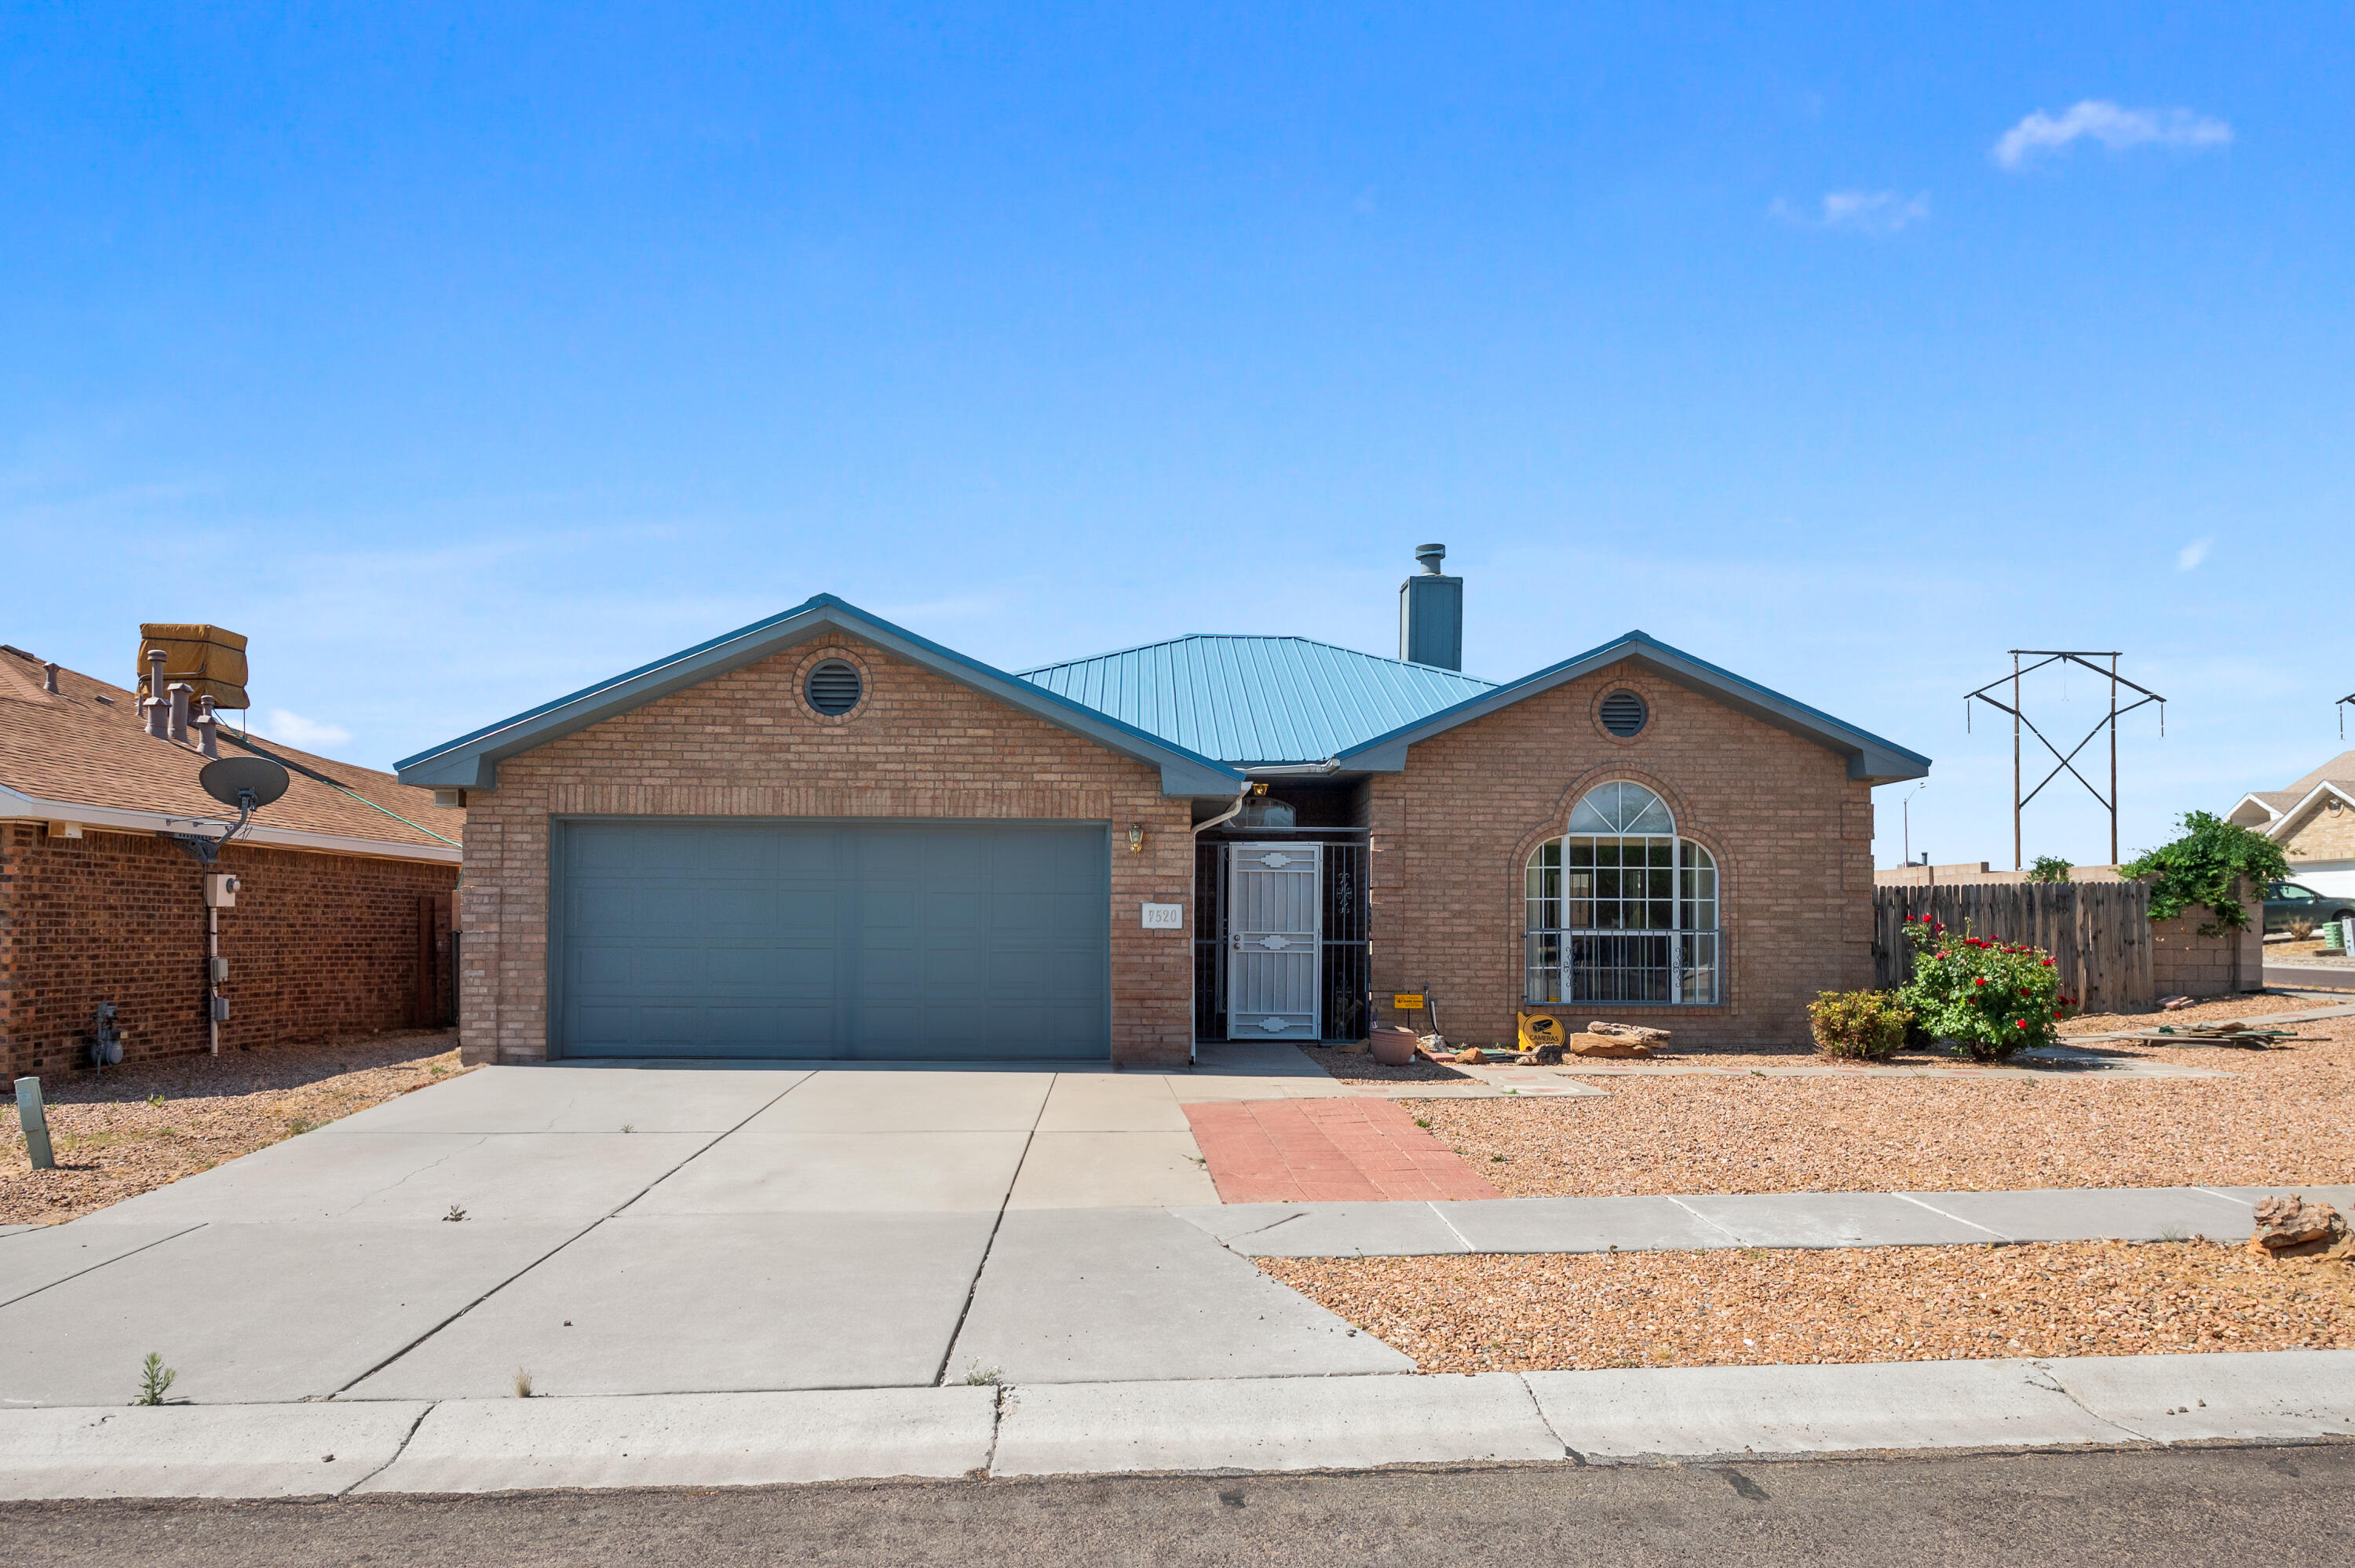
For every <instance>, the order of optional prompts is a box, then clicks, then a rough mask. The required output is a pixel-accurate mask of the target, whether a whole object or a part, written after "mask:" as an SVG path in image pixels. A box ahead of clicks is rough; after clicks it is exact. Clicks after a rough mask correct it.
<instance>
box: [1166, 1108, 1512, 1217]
mask: <svg viewBox="0 0 2355 1568" xmlns="http://www.w3.org/2000/svg"><path fill="white" fill-rule="evenodd" d="M1185 1108H1186V1119H1187V1121H1188V1122H1189V1123H1191V1124H1192V1126H1193V1128H1194V1141H1195V1143H1196V1144H1198V1145H1199V1146H1200V1148H1201V1150H1202V1157H1203V1159H1205V1160H1208V1161H1209V1167H1210V1181H1211V1182H1212V1183H1213V1184H1214V1185H1215V1186H1217V1188H1218V1189H1219V1201H1220V1202H1224V1203H1327V1202H1352V1201H1354V1202H1397V1201H1400V1200H1410V1201H1411V1200H1415V1199H1424V1198H1501V1197H1503V1196H1504V1194H1503V1193H1502V1192H1497V1189H1496V1188H1494V1187H1492V1186H1490V1185H1489V1184H1488V1183H1487V1181H1484V1180H1482V1179H1481V1177H1480V1175H1479V1173H1478V1172H1477V1171H1474V1170H1473V1169H1472V1167H1470V1166H1469V1165H1466V1164H1465V1163H1464V1161H1463V1160H1461V1159H1459V1158H1457V1156H1456V1154H1455V1150H1451V1149H1449V1148H1448V1147H1447V1146H1446V1145H1445V1144H1443V1143H1441V1142H1440V1141H1439V1140H1438V1139H1435V1138H1433V1137H1432V1136H1431V1134H1429V1133H1427V1132H1425V1131H1424V1130H1423V1128H1419V1127H1417V1126H1415V1125H1414V1118H1412V1117H1411V1116H1409V1115H1407V1113H1406V1112H1405V1111H1404V1110H1403V1109H1402V1108H1401V1107H1399V1106H1397V1105H1395V1104H1393V1103H1392V1102H1391V1101H1389V1100H1377V1099H1346V1100H1344V1099H1331V1100H1241V1101H1228V1102H1224V1103H1218V1104H1208V1105H1189V1106H1188V1107H1185Z"/></svg>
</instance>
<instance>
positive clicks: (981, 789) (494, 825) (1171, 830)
mask: <svg viewBox="0 0 2355 1568" xmlns="http://www.w3.org/2000/svg"><path fill="white" fill-rule="evenodd" d="M829 658H834V659H846V660H848V661H849V662H852V663H853V664H855V665H857V666H858V668H859V669H860V671H861V673H862V674H863V676H864V686H865V692H864V694H863V695H862V696H861V697H860V699H859V703H858V706H857V707H855V708H853V709H852V710H851V711H850V712H849V713H847V714H844V715H833V716H828V715H821V714H818V713H816V712H815V711H814V710H812V709H811V708H810V707H809V706H808V705H806V704H805V703H804V702H803V700H802V697H801V691H802V678H803V675H804V674H805V673H806V672H807V671H808V669H809V668H810V666H812V665H814V664H815V663H816V662H819V661H820V660H823V659H829ZM467 804H468V811H467V825H466V880H465V885H464V888H463V889H462V892H461V898H462V916H461V925H462V926H463V927H464V945H463V948H462V949H461V952H462V958H461V960H460V974H459V980H460V985H461V988H462V992H463V999H464V1000H463V1002H462V1005H461V1008H460V1013H461V1019H462V1030H463V1034H462V1038H463V1041H464V1053H465V1056H466V1059H467V1060H468V1061H470V1062H538V1061H545V1060H546V1059H547V1057H548V1017H549V1013H548V1003H549V995H548V986H549V967H548V966H549V953H548V899H549V858H548V856H549V821H550V820H551V819H552V818H556V817H563V816H656V817H660V816H722V817H725V816H742V817H847V818H889V817H907V818H985V819H997V820H1024V819H1028V820H1060V821H1092V822H1093V821H1101V822H1105V823H1108V824H1109V825H1110V826H1111V829H1112V832H1111V838H1112V840H1113V843H1112V847H1111V850H1110V852H1109V853H1111V856H1112V868H1111V869H1112V877H1111V881H1112V946H1113V953H1112V1012H1113V1059H1114V1061H1115V1062H1116V1063H1120V1064H1123V1065H1138V1066H1147V1065H1150V1066H1174V1065H1180V1064H1182V1063H1184V1062H1185V1061H1186V1060H1187V1059H1188V1054H1190V1052H1191V1050H1192V1042H1193V1022H1192V997H1193V967H1192V941H1193V935H1194V933H1193V931H1192V928H1191V927H1192V925H1193V914H1192V906H1193V882H1194V853H1193V837H1192V833H1191V832H1190V828H1191V807H1190V804H1189V802H1188V801H1187V800H1182V799H1176V800H1173V799H1170V798H1168V797H1166V796H1164V795H1163V794H1162V793H1161V775H1160V770H1159V769H1158V768H1152V767H1148V766H1146V764H1144V763H1140V762H1136V761H1134V760H1132V759H1131V758H1125V757H1122V756H1120V755H1119V754H1118V753H1116V752H1112V751H1108V750H1105V749H1104V748H1103V747H1099V746H1097V745H1096V744H1095V743H1094V742H1092V741H1090V740H1087V739H1085V738H1083V737H1082V736H1078V735H1076V734H1073V733H1072V732H1071V731H1069V730H1066V729H1063V728H1061V727H1060V726H1056V725H1052V724H1049V723H1048V722H1046V721H1045V720H1043V719H1039V718H1035V717H1033V716H1031V715H1028V714H1026V713H1023V712H1021V711H1019V710H1018V709H1016V708H1011V707H1008V706H1007V705H1004V704H1002V703H999V702H997V701H996V699H994V698H990V697H986V696H983V695H981V694H979V693H976V692H973V691H970V690H968V689H967V688H965V687H964V686H961V685H958V684H957V683H954V682H953V681H949V680H946V679H944V678H943V677H941V676H939V675H936V674H934V673H932V672H931V671H929V670H926V669H923V668H922V667H920V666H917V665H913V664H909V663H906V662H902V661H900V660H899V659H896V658H893V657H892V656H891V655H890V653H888V652H884V651H883V650H881V649H879V648H876V647H873V646H871V645H868V644H867V643H865V642H863V641H858V640H857V639H854V638H849V637H847V636H846V637H833V638H827V639H824V640H821V641H817V642H814V643H806V644H804V645H802V646H801V647H797V648H793V649H788V650H786V651H784V652H780V653H777V654H774V655H773V656H771V657H770V658H767V659H764V660H762V661H760V662H756V663H753V664H750V665H747V666H745V667H744V668H742V669H741V670H737V671H733V672H731V673H727V674H723V675H718V676H714V677H713V678H712V679H710V680H709V681H705V682H703V683H700V684H698V685H696V686H693V687H691V688H689V689H688V690H687V691H684V692H678V693H674V694H671V695H670V696H667V697H663V698H660V699H657V700H656V701H655V702H652V703H649V704H647V705H645V706H642V707H639V708H635V709H633V710H632V711H630V712H629V713H626V714H623V715H617V716H616V717H613V718H611V719H608V720H606V721H604V722H603V723H602V724H597V725H593V726H590V727H589V728H587V729H584V730H581V731H579V732H577V733H575V734H572V735H570V736H564V737H562V738H561V739H559V740H555V741H551V742H549V744H548V745H546V746H543V747H538V748H537V749H536V750H533V751H529V752H527V753H525V754H523V755H522V756H520V757H515V758H508V759H507V760H506V761H505V762H502V763H501V764H500V765H499V779H498V789H496V791H490V792H483V791H474V790H470V791H468V793H467ZM1131 823H1135V824H1137V825H1139V826H1141V827H1143V828H1144V830H1145V845H1144V849H1143V851H1142V852H1141V853H1130V851H1129V849H1128V845H1127V831H1128V827H1129V824H1131ZM1148 902H1150V903H1163V904H1178V905H1183V906H1186V909H1187V914H1186V917H1185V918H1186V928H1185V929H1181V930H1175V931H1171V930H1151V931H1148V930H1145V929H1143V928H1142V926H1141V924H1140V921H1139V916H1138V906H1139V905H1140V904H1144V903H1148Z"/></svg>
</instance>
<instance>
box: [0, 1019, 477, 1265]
mask: <svg viewBox="0 0 2355 1568" xmlns="http://www.w3.org/2000/svg"><path fill="white" fill-rule="evenodd" d="M465 1070H466V1069H464V1068H463V1067H461V1066H460V1065H458V1051H457V1036H456V1035H455V1033H453V1032H450V1031H445V1030H431V1031H418V1032H413V1033H400V1034H381V1035H376V1036H373V1037H371V1038H368V1039H365V1040H358V1041H353V1042H350V1043H348V1044H341V1045H304V1046H290V1047H288V1048H286V1049H284V1050H261V1051H232V1052H229V1053H226V1054H222V1055H219V1056H178V1057H173V1058H170V1059H168V1060H165V1061H162V1062H157V1063H154V1064H144V1063H134V1064H133V1065H128V1066H124V1067H118V1068H115V1069H113V1070H112V1071H110V1072H108V1073H107V1074H106V1075H105V1076H104V1077H100V1076H98V1075H94V1074H91V1073H86V1072H85V1073H75V1074H72V1075H69V1076H62V1077H59V1078H55V1079H50V1078H43V1079H42V1080H41V1093H42V1097H43V1098H44V1099H46V1100H47V1101H48V1114H49V1141H50V1145H51V1148H52V1150H54V1152H55V1154H56V1156H57V1162H58V1168H57V1169H56V1170H54V1171H35V1170H33V1169H32V1167H31V1164H30V1162H29V1161H28V1160H27V1158H26V1154H25V1135H24V1133H23V1132H22V1131H20V1130H19V1129H18V1127H17V1120H16V1102H15V1100H14V1099H10V1100H9V1101H7V1102H6V1109H5V1112H0V1116H5V1128H0V1224H15V1225H22V1224H57V1223H59V1221H63V1220H70V1219H72V1218H74V1217H75V1216H76V1215H78V1214H87V1213H91V1211H92V1210H94V1209H102V1208H105V1207H106V1206H107V1205H108V1204H110V1203H118V1202H122V1201H123V1199H125V1198H130V1197H135V1196H136V1195H138V1194H139V1193H141V1192H149V1191H151V1190H153V1189H155V1188H157V1187H161V1186H165V1185H166V1184H167V1183H169V1182H173V1181H178V1180H179V1179H180V1178H181V1177H183V1176H193V1175H195V1174H196V1173H197V1171H208V1170H210V1169H211V1168H212V1167H214V1166H216V1165H218V1164H219V1163H220V1162H221V1161H222V1160H234V1159H236V1158H237V1157H238V1156H239V1155H240V1154H250V1153H252V1152H253V1151H254V1150H257V1149H261V1148H262V1147H264V1146H266V1145H268V1144H272V1143H276V1142H277V1141H278V1140H279V1139H283V1138H291V1137H293V1136H294V1135H295V1134H296V1133H299V1132H304V1131H306V1130H308V1129H309V1128H314V1127H318V1126H321V1125H322V1124H324V1123H326V1122H331V1121H334V1120H336V1118H339V1117H346V1116H349V1115H351V1114H352V1113H353V1112H354V1111H361V1110H366V1109H368V1107H370V1106H372V1105H378V1104H381V1103H382V1102H384V1101H386V1100H389V1099H391V1098H392V1097H394V1096H396V1095H403V1094H407V1093H408V1092H409V1091H410V1090H411V1089H421V1088H423V1087H424V1086H426V1085H428V1084H434V1083H439V1082H441V1081H442V1079H444V1078H447V1077H451V1076H453V1075H457V1074H459V1073H462V1072H464V1071H465Z"/></svg>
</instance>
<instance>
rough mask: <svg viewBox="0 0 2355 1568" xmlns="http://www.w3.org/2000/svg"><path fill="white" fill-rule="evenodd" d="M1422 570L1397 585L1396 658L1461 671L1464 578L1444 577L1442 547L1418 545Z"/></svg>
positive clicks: (1444, 557) (1443, 548) (1462, 657)
mask: <svg viewBox="0 0 2355 1568" xmlns="http://www.w3.org/2000/svg"><path fill="white" fill-rule="evenodd" d="M1414 558H1415V559H1416V560H1418V561H1420V562H1422V563H1423V570H1422V571H1420V572H1418V573H1417V574H1415V575H1414V576H1413V577H1409V578H1407V579H1406V581H1404V582H1403V583H1401V584H1400V585H1399V657H1400V658H1401V659H1403V660H1405V661H1406V662H1408V663H1410V664H1431V665H1434V666H1436V667H1437V668H1439V669H1442V670H1461V669H1463V668H1464V579H1463V578H1462V577H1447V576H1445V575H1444V574H1443V573H1442V572H1441V571H1440V569H1439V567H1440V563H1441V562H1443V561H1444V560H1445V559H1447V546H1444V545H1417V546H1415V547H1414Z"/></svg>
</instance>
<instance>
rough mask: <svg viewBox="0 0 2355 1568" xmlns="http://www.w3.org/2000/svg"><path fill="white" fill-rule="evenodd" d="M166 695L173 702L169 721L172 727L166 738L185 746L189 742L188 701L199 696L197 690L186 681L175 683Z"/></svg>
mask: <svg viewBox="0 0 2355 1568" xmlns="http://www.w3.org/2000/svg"><path fill="white" fill-rule="evenodd" d="M196 694H197V689H196V688H195V687H194V686H191V685H190V684H188V683H187V682H186V681H175V682H173V683H172V684H171V688H170V690H169V692H168V693H167V695H168V696H169V697H170V698H171V700H172V706H171V709H170V714H171V717H170V720H169V723H170V725H171V726H172V727H171V733H170V734H169V735H168V736H166V737H165V738H167V739H170V740H176V741H178V742H179V743H180V744H181V745H183V746H185V745H186V744H187V741H188V699H189V698H191V697H193V696H195V695H196Z"/></svg>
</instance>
